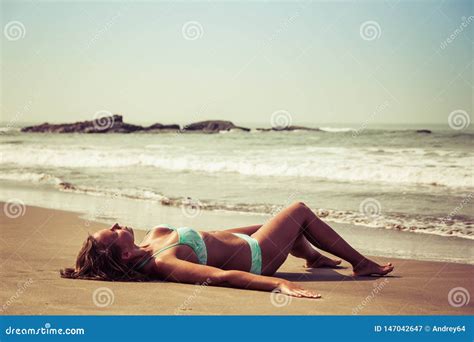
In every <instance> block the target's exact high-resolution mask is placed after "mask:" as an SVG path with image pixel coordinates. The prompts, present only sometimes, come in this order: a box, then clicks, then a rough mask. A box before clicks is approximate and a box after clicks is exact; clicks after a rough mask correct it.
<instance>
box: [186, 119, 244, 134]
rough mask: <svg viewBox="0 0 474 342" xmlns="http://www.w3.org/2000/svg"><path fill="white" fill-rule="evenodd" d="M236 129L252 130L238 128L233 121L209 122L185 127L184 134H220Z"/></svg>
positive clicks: (195, 123) (200, 122)
mask: <svg viewBox="0 0 474 342" xmlns="http://www.w3.org/2000/svg"><path fill="white" fill-rule="evenodd" d="M234 129H236V130H242V131H245V132H249V131H250V128H246V127H240V126H236V125H234V124H233V123H232V122H231V121H223V120H207V121H199V122H194V123H192V124H189V125H186V126H184V127H183V129H182V132H202V133H218V132H220V131H230V130H234Z"/></svg>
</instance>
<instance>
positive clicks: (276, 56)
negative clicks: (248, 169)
mask: <svg viewBox="0 0 474 342" xmlns="http://www.w3.org/2000/svg"><path fill="white" fill-rule="evenodd" d="M473 15H474V12H473V8H472V1H416V2H413V1H410V2H407V1H374V2H279V3H272V2H269V1H265V2H243V1H239V2H232V3H230V2H150V1H148V2H140V3H137V2H101V3H97V2H65V1H60V2H59V1H50V2H40V1H37V2H20V1H2V8H1V26H2V33H3V34H2V37H1V38H2V39H1V43H2V63H1V64H2V66H1V69H2V70H1V71H2V75H1V81H2V83H1V89H2V99H1V111H2V116H1V120H2V121H12V122H13V121H15V122H29V121H34V122H42V121H50V122H67V121H75V120H83V119H84V120H85V119H92V118H93V117H94V115H95V113H96V112H98V111H102V110H105V111H110V112H114V113H121V114H123V115H124V116H125V120H126V121H128V122H132V123H150V122H163V123H171V122H177V123H188V122H192V121H198V120H202V119H209V118H220V119H226V120H232V121H234V122H235V123H241V124H243V123H252V122H254V123H268V125H269V124H270V118H271V115H272V113H273V112H275V111H279V110H284V111H287V112H288V113H290V115H291V118H292V123H293V124H307V123H310V124H312V125H315V126H318V125H319V124H322V123H341V124H363V123H367V124H377V123H408V124H409V123H447V118H448V115H449V113H451V112H452V111H454V110H458V109H461V110H465V111H466V112H468V113H469V114H470V115H471V117H472V109H473V100H472V97H473V93H474V90H473V65H472V63H473V41H474V17H472V16H473ZM463 23H464V24H463ZM15 29H16V30H15ZM450 36H451V38H453V37H454V38H453V39H450V42H447V41H446V39H448V38H449V37H450Z"/></svg>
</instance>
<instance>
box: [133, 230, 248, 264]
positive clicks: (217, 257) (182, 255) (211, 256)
mask: <svg viewBox="0 0 474 342" xmlns="http://www.w3.org/2000/svg"><path fill="white" fill-rule="evenodd" d="M198 233H199V234H200V235H201V237H202V239H203V241H204V243H205V245H206V249H207V265H208V266H213V267H217V268H221V269H223V270H241V271H249V269H250V266H251V252H250V247H249V245H248V243H247V242H246V241H245V240H243V239H242V238H240V237H238V236H235V235H234V234H232V233H229V232H226V231H210V232H201V231H199V232H198ZM178 239H179V236H178V232H177V231H176V230H171V229H168V228H162V227H157V228H154V229H153V230H151V231H150V232H149V233H148V234H147V236H146V237H145V238H144V239H143V241H142V242H141V243H140V245H139V246H145V245H150V247H151V248H152V250H153V253H156V252H158V251H160V250H161V249H163V248H165V247H168V246H170V245H173V244H175V243H177V242H178ZM156 257H160V258H163V259H165V258H170V257H171V258H173V257H174V258H178V259H181V260H185V261H189V262H193V263H196V264H199V259H198V257H197V255H196V253H195V252H194V250H193V249H192V248H191V247H189V246H187V245H177V246H174V247H172V248H169V249H166V250H164V251H163V252H161V253H160V254H159V255H157V256H156Z"/></svg>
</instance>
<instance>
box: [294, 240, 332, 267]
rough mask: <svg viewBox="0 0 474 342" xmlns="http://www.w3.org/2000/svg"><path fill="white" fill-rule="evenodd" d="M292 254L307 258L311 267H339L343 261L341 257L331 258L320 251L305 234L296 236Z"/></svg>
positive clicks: (307, 265) (307, 262) (307, 263)
mask: <svg viewBox="0 0 474 342" xmlns="http://www.w3.org/2000/svg"><path fill="white" fill-rule="evenodd" d="M290 254H291V255H293V256H294V257H297V258H301V259H305V260H306V267H310V268H318V267H337V265H339V264H340V263H341V260H340V259H331V258H328V257H327V256H324V255H322V254H321V253H319V252H318V251H317V250H316V249H314V248H313V246H312V245H311V244H310V243H309V241H308V240H307V239H306V238H305V236H304V235H303V234H300V235H299V236H298V237H297V238H296V240H295V242H294V243H293V246H292V247H291V250H290Z"/></svg>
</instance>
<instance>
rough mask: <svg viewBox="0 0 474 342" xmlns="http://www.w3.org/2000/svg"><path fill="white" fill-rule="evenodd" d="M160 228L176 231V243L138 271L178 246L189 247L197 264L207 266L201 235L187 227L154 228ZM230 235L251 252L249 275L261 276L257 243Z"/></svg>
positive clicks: (249, 237)
mask: <svg viewBox="0 0 474 342" xmlns="http://www.w3.org/2000/svg"><path fill="white" fill-rule="evenodd" d="M161 227H163V228H168V229H171V230H174V231H176V232H177V233H178V242H176V243H173V244H172V245H169V246H167V247H164V248H162V249H160V250H159V251H157V252H155V253H153V255H152V256H151V257H149V258H147V259H146V260H144V261H143V262H141V263H140V264H139V265H138V266H137V268H138V269H140V268H142V267H143V266H145V265H146V264H147V263H148V262H149V261H150V260H151V259H153V258H154V257H156V256H157V255H158V254H160V253H161V252H164V251H165V250H167V249H170V248H172V247H175V246H178V245H186V246H189V247H191V249H192V250H193V251H194V252H195V253H196V256H197V258H198V260H199V263H200V264H201V265H207V248H206V244H205V243H204V240H203V239H202V237H201V235H200V234H199V233H198V232H197V231H195V230H194V229H192V228H188V227H181V228H174V227H171V226H169V225H167V224H161V225H159V226H157V227H156V228H161ZM149 232H150V231H148V232H147V234H148V233H149ZM232 234H234V235H235V236H238V237H240V238H242V239H244V240H245V241H247V243H248V244H249V246H250V251H251V256H252V266H251V267H250V273H254V274H261V272H262V251H261V249H260V246H259V244H258V241H257V240H255V239H254V238H253V237H251V236H248V235H245V234H240V233H232ZM145 236H146V235H145Z"/></svg>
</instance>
